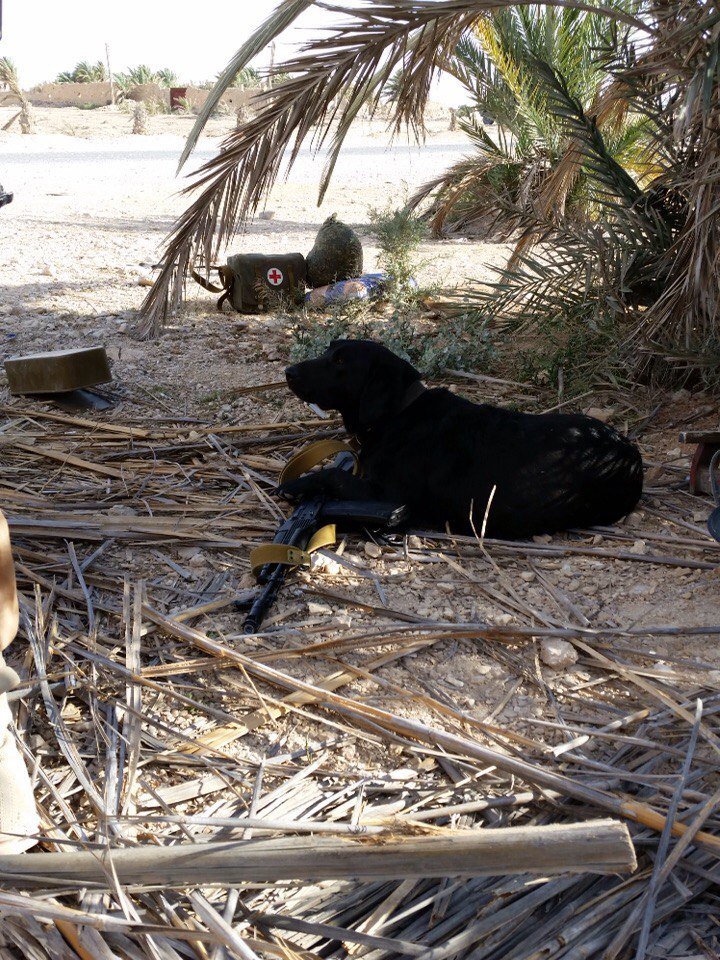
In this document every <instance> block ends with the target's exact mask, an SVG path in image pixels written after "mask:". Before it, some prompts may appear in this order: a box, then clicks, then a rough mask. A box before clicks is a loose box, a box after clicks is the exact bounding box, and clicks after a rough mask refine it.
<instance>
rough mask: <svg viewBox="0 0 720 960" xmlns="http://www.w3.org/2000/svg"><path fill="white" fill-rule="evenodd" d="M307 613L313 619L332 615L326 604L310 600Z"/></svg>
mask: <svg viewBox="0 0 720 960" xmlns="http://www.w3.org/2000/svg"><path fill="white" fill-rule="evenodd" d="M307 608H308V613H309V614H310V615H311V616H313V617H327V616H329V615H330V614H331V613H332V610H331V609H330V607H329V606H328V605H327V604H326V603H315V601H314V600H310V601H309V602H308V605H307Z"/></svg>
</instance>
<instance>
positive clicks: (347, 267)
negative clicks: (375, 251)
mask: <svg viewBox="0 0 720 960" xmlns="http://www.w3.org/2000/svg"><path fill="white" fill-rule="evenodd" d="M362 272H363V248H362V244H361V243H360V238H359V237H358V235H357V234H356V233H355V231H354V230H352V229H351V228H350V227H348V225H347V224H345V223H343V222H342V221H341V220H338V218H337V214H335V213H334V214H333V215H332V216H331V217H328V218H327V220H326V221H325V223H324V224H323V225H322V226H321V227H320V230H319V231H318V235H317V237H316V238H315V244H314V246H313V248H312V250H311V251H310V253H309V254H308V255H307V276H308V283H309V285H310V286H311V287H312V288H313V289H316V288H317V287H325V286H328V285H329V284H331V283H337V282H338V281H340V280H353V279H354V278H355V277H359V276H360V275H361V274H362Z"/></svg>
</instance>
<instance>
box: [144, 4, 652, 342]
mask: <svg viewBox="0 0 720 960" xmlns="http://www.w3.org/2000/svg"><path fill="white" fill-rule="evenodd" d="M550 2H551V5H555V6H563V7H573V8H577V9H581V10H587V11H589V12H595V13H607V14H608V15H609V16H611V17H616V18H618V19H620V20H621V21H622V22H625V23H628V24H629V25H632V26H635V27H636V28H637V29H638V30H640V31H643V32H648V30H649V28H648V27H647V26H646V25H645V24H643V23H642V21H640V20H638V19H636V18H635V17H632V16H630V15H628V14H626V13H624V12H623V11H618V10H617V9H614V8H613V7H612V6H606V5H604V4H602V3H597V4H594V3H588V2H584V0H550ZM311 5H312V3H311V0H292V2H290V3H284V4H282V5H281V6H280V7H279V8H278V9H277V10H276V11H275V13H274V14H272V16H271V17H269V18H268V20H266V21H265V23H264V24H263V26H262V27H261V29H260V30H259V31H258V33H256V34H255V35H254V36H253V37H252V38H251V39H250V40H249V41H248V42H247V43H246V44H245V45H244V46H243V48H242V49H241V50H240V51H239V52H238V54H237V55H236V56H235V57H234V58H233V60H232V61H231V63H230V64H229V65H228V67H227V68H226V70H225V71H224V72H223V74H222V75H221V78H220V79H219V80H218V83H217V84H216V86H215V88H214V90H213V92H212V94H211V96H210V97H209V98H208V101H207V102H206V104H205V110H204V111H203V113H202V115H201V117H200V118H198V123H196V125H195V127H194V129H193V132H192V134H191V137H190V138H189V141H188V144H187V146H186V149H185V151H184V152H183V156H182V158H181V163H182V162H184V161H185V160H186V159H187V156H188V155H189V153H190V152H191V150H192V148H193V146H194V144H195V143H196V142H197V138H198V136H199V134H200V131H201V130H202V127H203V124H204V122H205V121H206V120H207V117H208V116H209V113H210V111H211V110H212V108H213V106H214V104H216V102H217V99H218V97H219V96H220V94H221V92H222V90H224V89H225V88H226V86H227V85H228V84H229V83H230V82H231V81H232V78H233V77H234V76H235V75H236V74H237V72H238V70H240V69H241V68H242V67H243V66H245V65H246V63H247V62H248V60H249V59H251V58H252V56H254V55H255V54H256V53H258V52H259V51H260V50H261V49H263V47H264V46H265V45H267V43H269V42H270V41H271V40H272V39H273V38H274V37H276V36H278V35H279V34H280V33H281V32H282V31H283V30H284V29H285V28H286V27H287V26H288V25H289V24H291V23H292V22H293V21H294V20H295V19H296V18H297V16H299V14H300V13H301V12H302V11H303V10H305V9H307V8H308V7H309V6H311ZM316 5H317V6H320V7H322V9H325V10H328V11H330V12H336V13H337V12H342V13H345V14H347V15H348V17H349V18H350V19H349V21H348V23H347V24H345V25H344V26H343V27H342V28H341V29H339V30H335V31H334V32H330V33H329V35H328V36H327V37H324V38H322V39H320V40H317V41H315V42H314V43H312V44H310V45H309V46H308V47H307V48H306V49H304V50H303V51H301V53H300V54H298V55H296V56H295V57H291V58H290V60H288V61H287V62H286V63H284V64H283V65H282V67H281V68H280V69H281V70H282V72H283V73H285V74H287V75H289V77H290V79H288V80H286V81H285V82H284V83H282V84H280V85H279V86H277V87H274V88H273V89H271V90H268V91H264V92H263V93H262V94H260V95H259V96H258V97H256V99H255V105H256V107H257V110H258V112H257V115H256V116H255V118H254V119H253V120H251V121H250V122H249V123H248V124H246V125H245V126H244V127H242V128H241V129H240V130H238V131H236V132H235V133H233V134H231V135H230V136H229V137H228V138H227V139H226V140H225V142H224V143H223V145H222V148H221V151H220V154H219V155H218V156H217V157H215V158H214V159H213V160H212V161H210V162H209V163H207V164H205V165H204V166H203V167H202V168H200V170H199V171H197V174H196V177H195V180H194V182H193V184H192V185H191V187H190V188H188V189H189V190H192V191H194V190H199V191H200V192H199V195H198V196H197V199H196V200H195V201H194V202H193V204H192V205H191V207H190V208H189V209H188V210H187V211H186V213H185V214H184V215H183V216H182V217H181V218H180V220H179V221H178V223H177V224H176V226H175V228H174V230H173V232H172V234H171V235H170V237H169V239H168V242H167V246H166V249H165V253H164V256H163V258H162V267H161V271H160V274H159V276H158V278H157V280H156V282H155V284H154V286H153V288H152V289H151V290H150V293H149V294H148V297H147V298H146V300H145V303H144V304H143V307H142V309H141V324H140V328H139V332H140V334H141V335H144V336H152V335H155V334H156V333H157V332H158V331H159V329H160V328H161V326H162V323H163V320H164V318H165V316H166V315H167V312H168V310H169V309H170V310H172V309H175V308H176V307H177V306H179V304H180V301H181V299H182V289H183V284H184V279H185V275H186V273H187V270H188V268H189V267H190V265H191V264H192V262H193V261H194V260H195V259H196V258H197V257H198V256H199V255H203V256H204V257H205V258H206V259H208V260H209V259H211V258H212V257H213V256H214V255H215V254H216V253H217V251H218V249H219V247H220V246H221V245H222V244H223V243H224V242H225V241H227V240H228V239H229V238H230V237H231V236H232V235H233V234H234V232H235V230H236V229H237V227H238V225H239V223H240V222H241V221H242V220H243V219H244V218H245V217H247V216H248V215H250V214H252V213H253V212H254V211H255V210H256V209H257V206H258V204H259V203H260V201H261V199H262V197H263V196H264V195H265V194H266V193H267V191H268V190H269V189H270V187H271V186H272V184H273V183H274V181H275V180H276V178H277V176H278V173H279V171H280V168H281V162H282V160H283V158H284V155H285V153H286V151H288V150H289V153H290V156H289V164H290V165H292V164H293V162H294V161H295V159H296V158H297V156H298V152H299V150H300V146H301V144H302V143H303V142H304V141H305V140H306V139H310V141H311V142H312V143H314V144H315V146H317V147H319V146H322V145H324V144H325V143H326V142H328V141H329V147H330V154H329V159H328V162H327V165H326V168H325V171H324V175H323V180H322V185H321V196H322V192H323V191H324V190H325V189H326V188H327V184H328V182H329V178H330V177H331V176H332V172H333V169H334V165H335V162H336V160H337V156H338V154H339V152H340V149H341V147H342V144H343V141H344V138H345V136H346V134H347V131H348V129H349V126H350V123H351V122H352V120H353V118H354V117H355V116H357V114H358V112H359V110H360V108H361V106H362V105H363V104H364V103H366V102H368V100H370V101H371V102H372V100H373V98H375V100H376V99H377V97H379V95H380V92H381V90H382V87H383V85H384V84H385V83H386V82H387V80H388V79H389V78H390V76H392V74H393V72H395V71H396V70H398V69H399V68H400V67H402V83H401V88H400V91H399V94H398V99H397V102H396V104H395V106H394V122H395V124H396V126H397V127H400V126H401V125H403V124H405V125H408V126H410V127H411V128H413V129H414V130H415V131H416V133H418V132H419V131H420V129H421V127H422V112H423V109H424V106H425V104H426V102H427V98H428V93H429V90H430V85H431V82H432V79H433V77H434V76H435V74H436V72H437V71H438V70H439V69H441V66H442V63H443V62H444V61H446V59H447V56H448V53H449V51H451V50H452V49H454V47H455V46H456V44H457V43H458V41H459V40H460V38H461V37H462V36H463V34H465V33H466V32H468V31H469V30H470V29H471V27H472V25H473V24H474V23H475V22H476V21H477V20H478V18H479V17H481V16H482V15H483V14H484V13H486V12H487V11H492V10H498V9H504V8H506V7H507V6H508V5H509V4H508V2H507V0H441V2H434V0H396V2H393V3H389V2H385V0H369V2H367V3H365V4H364V5H363V6H362V7H355V8H353V7H344V6H333V5H331V4H324V3H319V2H316ZM524 5H530V0H524ZM333 123H335V132H334V134H332V135H331V129H330V128H331V126H332V124H333Z"/></svg>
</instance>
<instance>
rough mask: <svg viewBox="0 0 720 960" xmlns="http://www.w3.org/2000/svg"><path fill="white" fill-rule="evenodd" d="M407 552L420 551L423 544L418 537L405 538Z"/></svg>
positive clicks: (413, 535)
mask: <svg viewBox="0 0 720 960" xmlns="http://www.w3.org/2000/svg"><path fill="white" fill-rule="evenodd" d="M407 545H408V550H422V546H423V542H422V540H421V539H420V537H416V536H415V534H412V535H411V536H409V537H408V538H407Z"/></svg>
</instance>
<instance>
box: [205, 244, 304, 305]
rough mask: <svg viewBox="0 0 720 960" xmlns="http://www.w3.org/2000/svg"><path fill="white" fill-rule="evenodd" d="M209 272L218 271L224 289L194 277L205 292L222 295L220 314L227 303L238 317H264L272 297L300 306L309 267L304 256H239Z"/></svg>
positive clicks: (247, 254)
mask: <svg viewBox="0 0 720 960" xmlns="http://www.w3.org/2000/svg"><path fill="white" fill-rule="evenodd" d="M210 269H211V270H217V272H218V275H219V277H220V282H221V284H222V286H216V285H215V284H213V283H210V281H209V280H208V279H207V278H206V277H203V276H201V275H200V274H199V273H196V272H195V271H194V270H193V271H192V277H193V280H195V281H196V282H197V283H199V284H200V286H201V287H204V288H205V289H206V290H210V291H211V292H212V293H219V294H221V296H220V299H219V300H218V302H217V308H218V310H222V308H223V304H224V303H225V301H226V300H228V301H229V302H230V304H231V306H232V307H233V309H235V310H237V311H238V313H263V312H264V311H265V310H266V309H267V307H268V304H269V303H271V302H272V300H273V297H278V296H282V297H285V298H286V299H290V300H300V301H301V302H302V300H303V299H304V297H305V280H306V276H307V266H306V263H305V257H304V256H303V255H302V254H301V253H279V254H276V255H270V256H266V255H265V254H263V253H237V254H235V255H234V256H231V257H228V259H227V264H226V265H225V266H224V267H211V268H210Z"/></svg>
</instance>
